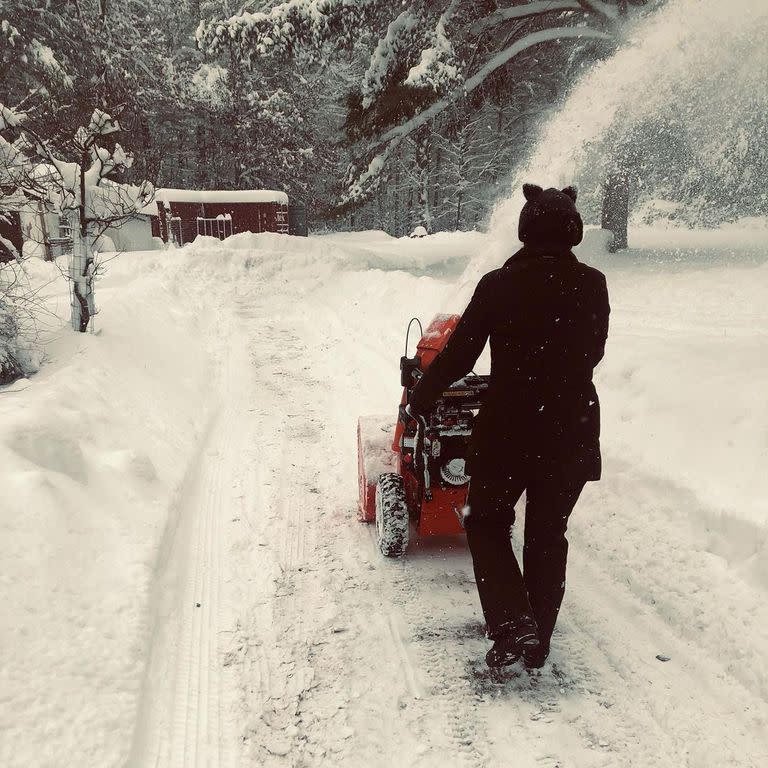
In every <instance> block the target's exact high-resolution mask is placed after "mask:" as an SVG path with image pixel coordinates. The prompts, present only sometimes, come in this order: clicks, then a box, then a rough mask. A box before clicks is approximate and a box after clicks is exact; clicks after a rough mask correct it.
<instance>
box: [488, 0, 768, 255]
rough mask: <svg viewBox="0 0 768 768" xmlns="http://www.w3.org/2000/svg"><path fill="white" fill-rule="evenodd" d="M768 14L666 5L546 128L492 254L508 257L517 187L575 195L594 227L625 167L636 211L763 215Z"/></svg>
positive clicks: (703, 217) (750, 7)
mask: <svg viewBox="0 0 768 768" xmlns="http://www.w3.org/2000/svg"><path fill="white" fill-rule="evenodd" d="M767 36H768V6H766V4H765V3H764V2H763V0H733V2H731V3H727V4H725V3H722V2H720V1H719V0H673V1H672V2H670V3H668V4H667V5H665V6H664V7H662V8H661V9H660V10H659V11H657V12H656V13H655V14H653V15H652V16H650V17H648V18H647V19H645V20H644V21H641V22H639V23H638V24H637V26H636V27H635V28H634V29H630V31H629V35H628V39H627V41H626V43H625V44H624V45H623V46H622V48H620V49H619V51H618V52H617V53H616V54H615V55H614V56H613V57H612V58H610V59H609V60H607V61H605V62H603V63H602V64H600V65H598V66H596V67H594V68H593V69H592V70H591V71H590V72H589V73H588V74H587V76H586V77H585V78H584V79H583V80H582V81H581V82H580V83H579V84H578V85H577V87H576V88H575V89H574V91H573V92H572V94H571V95H570V97H569V98H568V100H567V101H566V103H565V105H564V106H563V108H562V109H561V111H560V112H559V114H558V115H557V117H556V118H555V119H554V120H553V121H552V122H551V123H550V124H549V125H548V126H546V128H545V130H544V131H543V134H542V137H541V140H540V141H539V143H538V146H537V147H536V148H535V150H534V152H533V155H532V157H531V159H530V161H529V163H528V165H527V167H526V168H525V169H524V170H523V171H522V172H520V173H518V174H517V175H516V177H515V179H514V182H513V184H512V189H513V190H514V192H513V194H512V195H511V196H510V198H509V199H508V200H506V201H505V202H504V203H502V204H501V205H500V206H499V207H498V208H497V210H496V212H495V214H494V217H493V220H492V231H493V232H494V234H495V236H496V238H495V239H496V240H497V241H498V243H499V247H500V249H501V250H503V251H505V252H509V251H511V250H514V248H516V247H517V243H518V240H517V219H518V214H519V211H520V208H521V207H522V204H523V197H522V193H521V192H520V188H521V186H522V183H523V182H525V181H535V182H536V183H539V184H543V185H544V186H558V187H562V186H565V185H566V184H571V183H574V182H575V183H576V184H577V185H578V186H579V193H580V194H579V202H580V207H581V208H582V209H583V211H584V213H585V215H586V218H587V220H588V221H589V220H591V221H595V220H596V218H597V213H598V210H599V204H600V200H601V197H602V184H603V183H604V179H605V177H606V175H607V173H608V171H609V170H611V169H612V167H615V166H616V164H617V163H627V164H628V166H629V169H630V171H631V173H632V174H633V176H634V178H635V180H636V183H635V184H634V187H635V196H637V195H638V193H637V190H641V192H642V199H640V200H637V201H634V200H633V203H634V202H643V200H644V199H650V198H653V197H661V198H667V199H669V200H672V201H676V202H679V203H682V204H683V207H684V208H685V209H686V210H687V211H688V212H689V216H690V218H691V219H692V220H694V221H700V222H701V223H705V224H713V223H717V220H718V218H719V219H720V220H722V219H723V218H728V217H737V216H739V215H754V213H755V212H756V211H757V210H760V209H762V210H763V211H764V210H765V208H766V204H768V199H766V185H765V178H766V173H768V126H766V122H765V114H766V112H768V80H767V79H766V77H765V73H766V72H768V47H767V46H766V45H765V40H766V37H767Z"/></svg>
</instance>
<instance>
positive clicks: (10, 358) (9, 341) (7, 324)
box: [0, 294, 24, 385]
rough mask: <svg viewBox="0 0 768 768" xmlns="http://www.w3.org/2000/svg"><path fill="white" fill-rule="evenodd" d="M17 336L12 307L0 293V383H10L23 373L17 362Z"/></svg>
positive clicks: (17, 330)
mask: <svg viewBox="0 0 768 768" xmlns="http://www.w3.org/2000/svg"><path fill="white" fill-rule="evenodd" d="M18 336H19V328H18V324H17V322H16V313H15V312H14V308H13V306H12V305H11V304H9V303H8V302H7V301H5V299H4V298H3V297H2V294H0V385H3V384H10V383H11V382H12V381H16V379H19V378H21V377H22V376H23V375H24V370H23V369H22V367H21V363H20V362H19V348H18Z"/></svg>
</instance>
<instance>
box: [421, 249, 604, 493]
mask: <svg viewBox="0 0 768 768" xmlns="http://www.w3.org/2000/svg"><path fill="white" fill-rule="evenodd" d="M609 312H610V307H609V304H608V290H607V287H606V283H605V276H604V275H603V274H602V273H601V272H599V271H598V270H596V269H593V268H592V267H589V266H587V265H586V264H582V263H581V262H579V261H578V259H577V258H576V256H574V255H573V254H572V253H570V252H566V253H563V254H560V255H557V256H555V257H551V256H543V255H540V254H536V253H534V252H532V251H530V250H529V249H527V248H523V249H522V250H520V251H518V252H517V253H516V254H515V255H514V256H512V257H511V258H510V259H509V260H508V261H507V262H506V264H504V266H503V267H501V269H495V270H493V271H492V272H489V273H488V274H487V275H485V276H484V277H483V278H482V279H481V280H480V282H479V283H478V285H477V288H476V289H475V293H474V296H473V297H472V300H471V301H470V303H469V306H468V307H467V309H466V310H465V312H464V314H463V316H462V318H461V321H460V322H459V324H458V325H457V327H456V330H455V331H454V333H453V335H452V336H451V337H450V339H449V340H448V343H447V344H446V346H445V348H444V349H443V351H442V352H441V353H440V354H439V355H438V356H437V357H436V358H435V360H434V361H433V362H432V365H430V367H429V368H428V369H427V371H426V373H425V374H424V376H423V377H422V378H421V380H420V381H419V382H418V384H417V385H416V387H415V389H414V391H413V393H412V396H411V410H412V411H413V412H415V413H424V412H426V411H428V410H429V409H430V408H431V407H432V406H433V404H434V402H435V400H436V399H437V398H438V397H439V396H440V394H441V393H442V391H443V390H444V389H446V388H447V387H448V386H450V384H451V383H453V382H454V381H457V380H458V379H460V378H462V377H463V376H465V375H466V374H467V373H469V372H470V371H471V370H472V367H473V366H474V364H475V362H476V360H477V358H478V357H479V356H480V353H481V352H482V351H483V348H484V347H485V343H486V341H487V340H488V338H489V337H490V340H491V379H490V386H489V389H488V393H487V397H486V400H485V402H484V403H483V407H482V408H481V409H480V412H479V413H478V415H477V418H476V419H475V424H474V426H473V430H472V439H471V445H470V451H469V456H468V459H467V471H468V472H469V474H473V475H476V476H477V475H479V474H481V473H482V475H483V476H484V477H489V478H494V477H497V476H501V477H511V476H514V477H515V478H521V477H522V478H524V479H526V481H527V479H529V478H530V477H532V473H535V474H536V476H538V477H546V478H552V479H557V480H558V481H559V482H562V483H565V484H568V483H574V484H576V483H580V482H584V481H587V480H599V479H600V471H601V459H600V405H599V402H598V399H597V393H596V392H595V387H594V385H593V383H592V369H593V368H594V367H595V366H596V365H597V363H598V362H599V361H600V360H601V359H602V357H603V353H604V351H605V341H606V338H607V336H608V315H609ZM499 473H502V474H501V475H500V474H499Z"/></svg>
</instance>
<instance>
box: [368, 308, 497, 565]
mask: <svg viewBox="0 0 768 768" xmlns="http://www.w3.org/2000/svg"><path fill="white" fill-rule="evenodd" d="M459 319H460V315H438V316H437V317H435V318H434V320H432V322H431V323H430V325H429V327H428V328H427V330H426V331H425V332H423V333H422V336H421V340H420V341H419V343H418V346H417V348H416V355H415V356H414V357H408V356H407V350H408V340H407V336H406V355H405V356H404V357H402V358H400V383H401V385H402V387H403V396H402V399H401V401H400V407H399V409H398V413H397V418H395V419H393V418H391V417H388V416H373V417H371V416H363V417H361V418H360V419H359V421H358V425H357V458H358V480H359V491H360V501H359V510H358V517H359V518H360V520H362V521H364V522H369V523H372V522H375V523H376V534H377V539H378V543H379V549H380V550H381V552H382V554H384V555H385V556H387V557H401V556H402V555H404V554H405V550H406V548H407V546H408V537H409V523H411V522H412V523H413V524H414V527H415V529H416V531H417V532H418V535H419V536H435V535H441V536H444V535H453V534H459V533H461V532H462V531H463V525H462V519H463V518H462V510H463V508H464V506H465V505H466V501H467V491H468V488H469V477H468V476H467V474H466V472H465V460H466V457H467V451H468V449H469V438H470V436H471V434H472V425H473V422H474V418H475V415H476V413H477V410H478V409H479V407H480V405H481V404H482V402H483V397H484V395H485V392H486V390H487V389H488V380H489V378H490V377H488V376H476V375H470V376H466V377H464V378H463V379H462V380H461V381H457V382H455V383H454V384H452V385H451V386H450V387H449V388H448V389H447V390H445V391H444V392H443V394H442V395H441V397H440V398H438V400H437V402H436V403H435V405H434V407H433V409H432V410H431V411H430V412H429V413H427V414H424V421H423V423H421V424H419V423H418V422H416V421H415V420H414V419H412V418H411V417H410V416H409V415H408V414H407V413H406V411H405V406H406V405H407V404H408V402H409V401H410V397H411V392H412V391H413V388H414V386H415V385H416V382H417V381H418V380H419V378H420V377H421V376H422V375H423V373H424V372H425V371H426V370H427V368H428V367H429V365H430V364H431V363H432V361H433V360H434V359H435V357H436V356H437V355H438V353H439V352H440V351H441V350H442V349H443V347H444V346H445V344H446V343H447V341H448V339H449V338H450V336H451V334H452V333H453V331H454V329H455V328H456V324H457V323H458V322H459ZM411 322H413V321H411ZM409 328H410V326H409Z"/></svg>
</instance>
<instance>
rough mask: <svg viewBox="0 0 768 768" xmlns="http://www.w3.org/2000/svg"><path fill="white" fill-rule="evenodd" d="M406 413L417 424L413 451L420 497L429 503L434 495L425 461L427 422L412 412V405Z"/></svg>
mask: <svg viewBox="0 0 768 768" xmlns="http://www.w3.org/2000/svg"><path fill="white" fill-rule="evenodd" d="M404 410H405V412H406V414H408V416H409V417H410V418H411V419H413V420H414V421H415V422H416V441H415V445H414V449H413V458H414V461H415V465H416V466H415V467H414V468H415V470H416V476H417V477H418V480H419V496H421V495H422V494H424V496H425V498H426V499H427V501H431V499H432V493H431V491H430V488H429V485H430V483H429V469H428V468H427V462H426V461H425V460H424V437H425V435H426V434H427V420H426V419H425V418H424V417H423V416H422V415H421V414H418V413H413V411H411V405H410V403H409V404H408V405H406V406H405V409H404Z"/></svg>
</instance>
